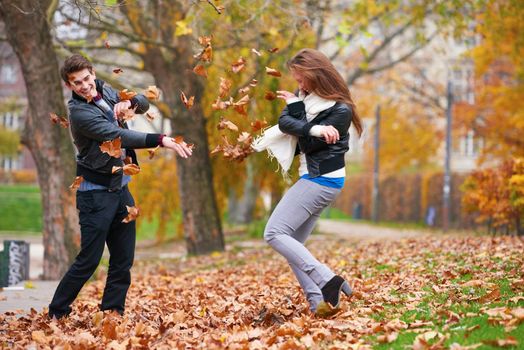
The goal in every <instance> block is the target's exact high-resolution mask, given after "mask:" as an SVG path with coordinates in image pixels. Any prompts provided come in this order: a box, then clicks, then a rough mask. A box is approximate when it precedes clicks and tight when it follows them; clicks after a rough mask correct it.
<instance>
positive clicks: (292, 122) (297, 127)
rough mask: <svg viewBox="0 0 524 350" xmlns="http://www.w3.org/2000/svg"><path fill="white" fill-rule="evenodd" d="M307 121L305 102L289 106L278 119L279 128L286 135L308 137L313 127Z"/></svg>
mask: <svg viewBox="0 0 524 350" xmlns="http://www.w3.org/2000/svg"><path fill="white" fill-rule="evenodd" d="M308 124H309V123H308V122H307V121H306V108H305V105H304V102H302V101H298V102H294V103H290V104H289V105H287V106H286V107H285V108H284V110H283V111H282V113H281V114H280V117H279V118H278V127H279V129H280V131H282V132H283V133H285V134H290V135H294V136H298V137H300V136H307V135H308V134H309V129H311V126H312V125H311V126H309V125H308Z"/></svg>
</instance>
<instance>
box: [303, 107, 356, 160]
mask: <svg viewBox="0 0 524 350" xmlns="http://www.w3.org/2000/svg"><path fill="white" fill-rule="evenodd" d="M351 119H352V112H351V109H349V108H348V107H346V106H345V105H342V106H339V107H337V108H335V109H334V110H333V112H331V113H330V114H329V115H328V116H326V118H324V119H322V120H321V121H320V122H319V123H318V124H311V123H307V124H308V126H307V127H304V128H308V129H307V130H308V131H309V129H311V127H313V126H314V125H331V126H333V127H334V128H336V129H337V130H338V132H339V134H340V138H343V137H344V136H346V134H347V133H348V130H349V126H350V124H351ZM301 145H302V146H303V148H304V149H303V150H302V151H303V152H304V153H312V152H317V151H320V150H323V149H327V148H329V145H328V144H327V143H326V141H324V139H323V138H321V137H307V138H305V139H304V141H303V142H302V143H301Z"/></svg>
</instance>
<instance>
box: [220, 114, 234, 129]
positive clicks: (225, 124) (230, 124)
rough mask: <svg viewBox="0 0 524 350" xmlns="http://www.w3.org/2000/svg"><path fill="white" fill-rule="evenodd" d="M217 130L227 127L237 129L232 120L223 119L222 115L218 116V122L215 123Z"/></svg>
mask: <svg viewBox="0 0 524 350" xmlns="http://www.w3.org/2000/svg"><path fill="white" fill-rule="evenodd" d="M217 129H218V130H223V129H229V130H233V131H238V126H236V125H235V124H234V123H233V122H231V121H229V120H227V119H225V118H224V117H220V122H219V123H218V125H217Z"/></svg>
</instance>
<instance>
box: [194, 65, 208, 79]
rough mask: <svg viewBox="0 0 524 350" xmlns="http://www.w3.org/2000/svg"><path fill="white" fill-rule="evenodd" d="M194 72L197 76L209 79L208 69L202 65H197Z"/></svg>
mask: <svg viewBox="0 0 524 350" xmlns="http://www.w3.org/2000/svg"><path fill="white" fill-rule="evenodd" d="M193 72H195V73H196V74H197V75H200V76H202V77H204V78H207V71H206V68H205V67H204V66H203V65H201V64H197V65H196V66H195V68H193Z"/></svg>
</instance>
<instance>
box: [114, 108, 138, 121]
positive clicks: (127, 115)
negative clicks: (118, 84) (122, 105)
mask: <svg viewBox="0 0 524 350" xmlns="http://www.w3.org/2000/svg"><path fill="white" fill-rule="evenodd" d="M135 111H136V107H135V108H128V109H124V110H122V111H120V113H119V114H118V116H117V117H118V119H119V120H123V121H128V120H132V119H133V118H134V117H135Z"/></svg>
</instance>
